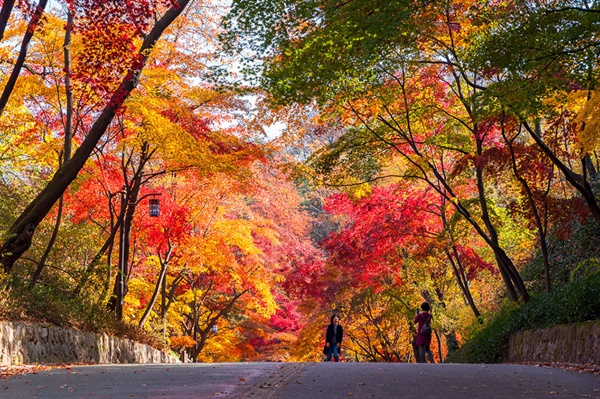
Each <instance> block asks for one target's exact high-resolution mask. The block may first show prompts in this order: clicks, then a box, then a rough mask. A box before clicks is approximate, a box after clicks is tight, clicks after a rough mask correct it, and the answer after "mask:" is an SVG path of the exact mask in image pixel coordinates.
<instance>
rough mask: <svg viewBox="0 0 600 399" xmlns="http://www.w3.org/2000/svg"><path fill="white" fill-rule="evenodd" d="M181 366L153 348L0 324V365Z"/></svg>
mask: <svg viewBox="0 0 600 399" xmlns="http://www.w3.org/2000/svg"><path fill="white" fill-rule="evenodd" d="M178 362H179V359H177V358H174V357H172V356H170V355H169V354H167V353H164V352H161V351H159V350H157V349H154V348H152V347H151V346H148V345H143V344H139V343H137V342H133V341H131V340H128V339H121V338H116V337H111V336H108V335H106V334H93V333H88V332H82V331H78V330H75V329H66V328H60V327H54V326H44V325H38V324H29V323H21V322H0V365H21V364H34V363H98V364H107V363H178Z"/></svg>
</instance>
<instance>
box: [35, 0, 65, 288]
mask: <svg viewBox="0 0 600 399" xmlns="http://www.w3.org/2000/svg"><path fill="white" fill-rule="evenodd" d="M72 29H73V12H72V10H69V11H68V16H67V27H66V32H65V40H64V43H63V54H64V57H65V69H64V71H65V94H66V98H67V109H66V120H65V143H64V151H63V161H62V162H63V163H64V162H67V161H68V160H69V159H71V149H72V138H73V90H71V77H70V74H71V50H70V48H71V31H72ZM63 206H64V201H63V196H61V197H60V199H59V201H58V212H57V215H56V223H55V224H54V230H53V231H52V236H51V237H50V240H49V241H48V245H47V246H46V250H45V251H44V254H43V255H42V257H41V259H40V262H39V263H38V267H37V269H36V270H35V273H33V276H31V281H30V283H29V289H32V288H33V287H34V286H35V284H36V283H37V280H38V279H39V278H40V275H41V274H42V270H43V269H44V267H45V266H46V260H47V259H48V257H49V256H50V251H52V247H53V246H54V243H55V242H56V238H57V237H58V232H59V230H60V224H61V219H62V212H63Z"/></svg>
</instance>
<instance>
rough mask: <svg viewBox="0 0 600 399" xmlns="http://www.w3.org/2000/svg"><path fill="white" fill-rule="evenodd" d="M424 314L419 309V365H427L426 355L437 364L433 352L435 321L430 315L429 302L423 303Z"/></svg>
mask: <svg viewBox="0 0 600 399" xmlns="http://www.w3.org/2000/svg"><path fill="white" fill-rule="evenodd" d="M421 310H422V312H419V309H417V315H416V316H415V320H414V321H415V323H419V324H418V325H417V342H416V344H417V346H418V348H419V354H418V355H419V356H418V358H417V363H425V353H427V357H428V358H429V362H430V363H435V362H434V361H433V353H432V352H431V349H430V345H431V332H432V331H433V330H432V329H431V320H433V315H432V314H431V313H429V311H430V310H431V307H430V306H429V304H428V303H427V302H423V303H422V304H421Z"/></svg>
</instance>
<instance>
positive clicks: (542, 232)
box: [502, 124, 551, 293]
mask: <svg viewBox="0 0 600 399" xmlns="http://www.w3.org/2000/svg"><path fill="white" fill-rule="evenodd" d="M519 134H520V133H519ZM517 136H518V134H517ZM517 136H515V137H514V138H513V139H512V140H509V138H508V137H507V136H506V132H505V131H504V124H503V125H502V137H503V138H504V141H505V142H506V145H507V147H508V149H509V152H510V159H511V167H512V170H513V173H514V175H515V177H516V178H517V180H518V181H519V183H520V184H521V187H523V191H524V192H525V195H526V197H527V202H528V203H529V209H531V213H532V214H533V217H534V220H535V225H536V227H537V233H538V239H539V243H540V250H541V251H542V258H543V262H544V282H545V287H546V292H547V293H549V292H550V290H551V283H550V256H549V253H548V242H547V240H546V230H547V227H546V226H547V225H546V222H543V221H542V217H541V216H540V212H539V210H538V206H537V205H536V203H535V199H534V197H533V192H532V191H531V187H530V186H529V183H528V182H527V180H525V178H524V177H523V176H521V174H520V173H519V169H518V167H517V157H516V155H515V150H514V147H513V141H514V140H515V139H516V138H517ZM549 190H550V181H548V188H547V190H546V195H547V194H548V192H549ZM545 220H547V219H545Z"/></svg>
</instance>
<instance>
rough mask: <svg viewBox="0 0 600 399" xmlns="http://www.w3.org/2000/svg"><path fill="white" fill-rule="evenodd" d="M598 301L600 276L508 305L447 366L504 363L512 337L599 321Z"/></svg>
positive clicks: (457, 352) (468, 339)
mask: <svg viewBox="0 0 600 399" xmlns="http://www.w3.org/2000/svg"><path fill="white" fill-rule="evenodd" d="M598 298H600V272H597V273H594V274H592V275H589V276H587V277H583V278H581V279H578V280H574V281H571V282H570V283H567V284H565V285H563V286H561V287H558V288H556V289H555V290H554V291H552V292H551V293H550V294H540V295H537V296H535V297H533V298H531V300H529V302H527V303H525V304H521V305H520V306H518V305H516V304H509V305H506V306H505V307H504V308H502V310H501V311H500V313H498V314H497V315H496V316H495V317H493V318H492V319H491V320H490V321H489V323H487V324H486V325H485V326H484V327H483V328H482V329H480V330H477V331H475V332H473V333H472V334H471V335H470V336H469V337H468V338H467V342H466V343H465V344H464V345H463V346H462V347H461V348H460V349H459V350H458V351H456V352H454V353H452V354H451V355H450V356H449V357H448V359H447V362H451V363H498V362H501V361H502V360H503V358H504V356H505V354H506V352H507V349H508V340H509V338H510V336H511V334H513V333H515V332H517V331H523V330H532V329H541V328H548V327H551V326H554V325H557V324H568V323H578V322H583V321H587V320H597V319H600V301H598Z"/></svg>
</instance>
